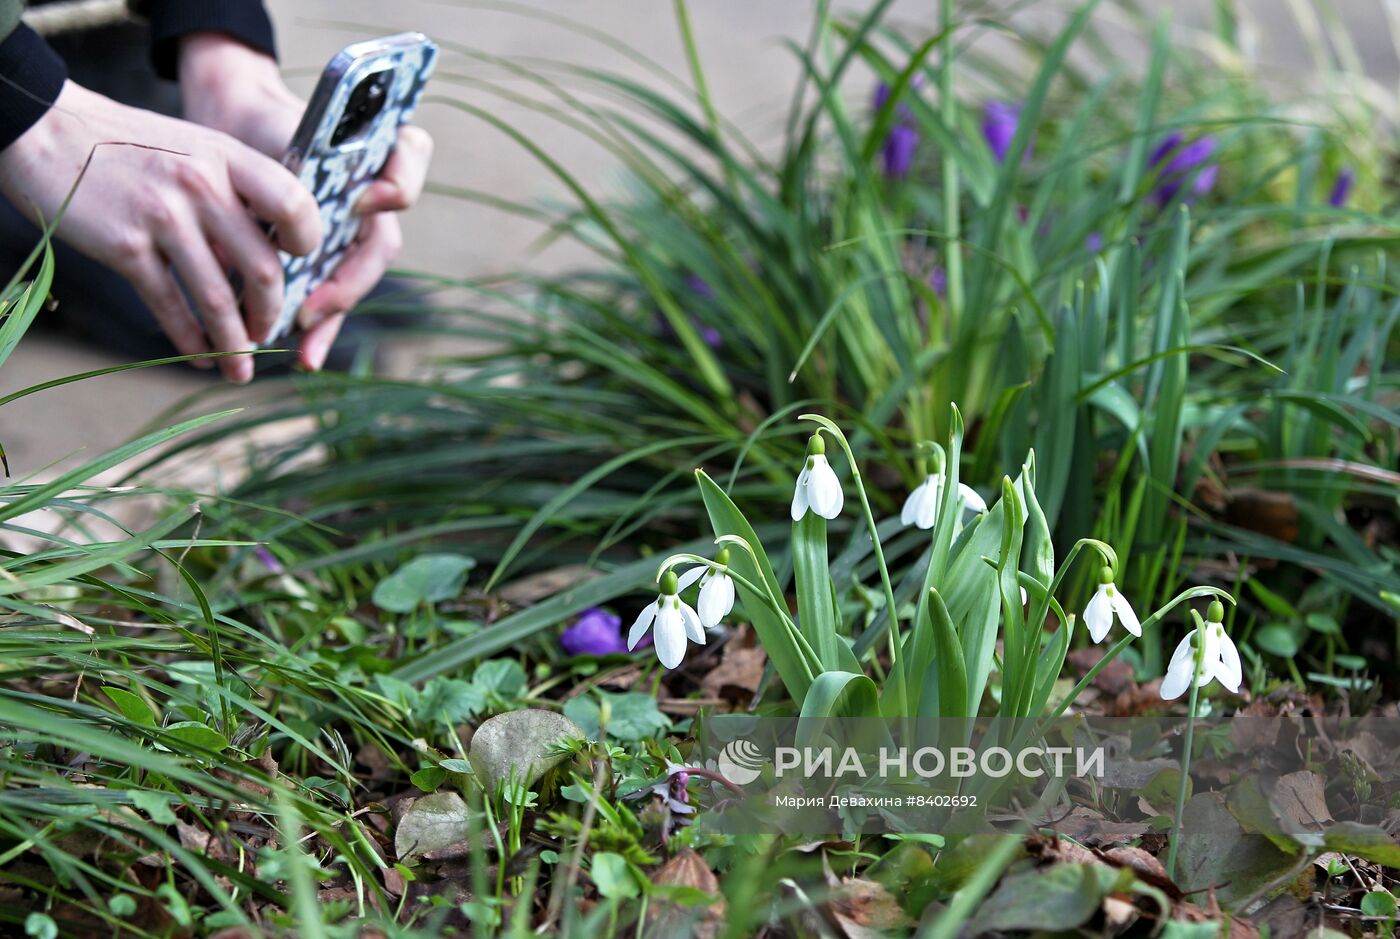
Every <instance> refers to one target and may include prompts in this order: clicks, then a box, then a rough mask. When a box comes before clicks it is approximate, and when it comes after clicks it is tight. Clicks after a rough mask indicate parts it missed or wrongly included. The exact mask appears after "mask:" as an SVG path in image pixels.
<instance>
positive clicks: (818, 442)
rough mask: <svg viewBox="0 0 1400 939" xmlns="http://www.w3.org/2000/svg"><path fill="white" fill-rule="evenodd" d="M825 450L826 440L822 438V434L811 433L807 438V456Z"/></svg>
mask: <svg viewBox="0 0 1400 939" xmlns="http://www.w3.org/2000/svg"><path fill="white" fill-rule="evenodd" d="M825 452H826V441H825V440H823V439H822V435H821V434H819V433H818V434H813V435H812V436H811V437H810V438H809V439H808V440H807V454H808V455H809V456H818V455H820V454H823V453H825Z"/></svg>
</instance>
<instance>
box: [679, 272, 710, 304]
mask: <svg viewBox="0 0 1400 939" xmlns="http://www.w3.org/2000/svg"><path fill="white" fill-rule="evenodd" d="M685 285H686V286H687V287H689V288H690V292H691V293H693V294H695V295H696V296H697V297H699V298H700V299H701V300H713V299H714V298H715V288H713V287H711V286H710V282H709V281H708V280H706V279H705V278H703V277H701V276H700V275H699V274H687V275H685Z"/></svg>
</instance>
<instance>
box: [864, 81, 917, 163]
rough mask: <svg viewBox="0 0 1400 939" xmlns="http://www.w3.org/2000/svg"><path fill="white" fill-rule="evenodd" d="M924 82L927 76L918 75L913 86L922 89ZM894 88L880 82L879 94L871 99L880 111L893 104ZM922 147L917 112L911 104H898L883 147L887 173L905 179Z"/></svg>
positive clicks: (881, 151)
mask: <svg viewBox="0 0 1400 939" xmlns="http://www.w3.org/2000/svg"><path fill="white" fill-rule="evenodd" d="M921 84H923V77H922V76H919V75H916V76H914V80H913V81H912V82H911V83H910V85H909V87H911V88H918V87H919V86H920V85H921ZM890 90H891V89H890V86H889V85H887V84H885V83H884V82H880V84H879V85H877V86H876V88H875V96H874V98H872V99H871V106H872V107H874V109H875V110H876V111H879V110H881V109H883V108H884V107H885V106H886V105H887V104H889V100H890ZM918 149H919V130H918V127H916V126H915V122H914V112H913V111H912V110H911V109H910V107H909V106H908V105H907V104H899V105H896V106H895V124H894V126H893V127H891V128H890V132H889V135H888V136H887V137H886V138H885V143H884V146H882V147H881V148H880V157H881V160H882V161H883V163H884V167H885V176H887V177H888V178H890V179H901V178H903V177H905V176H907V175H909V170H910V169H912V168H913V166H914V153H915V152H916V151H917V150H918Z"/></svg>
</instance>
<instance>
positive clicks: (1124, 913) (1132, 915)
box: [1103, 896, 1138, 931]
mask: <svg viewBox="0 0 1400 939" xmlns="http://www.w3.org/2000/svg"><path fill="white" fill-rule="evenodd" d="M1137 917H1138V908H1137V907H1136V906H1134V905H1133V904H1131V903H1129V902H1128V901H1127V900H1120V899H1119V898H1118V897H1114V896H1107V897H1104V898H1103V919H1104V925H1105V926H1107V927H1109V928H1110V929H1113V930H1115V931H1116V930H1119V929H1123V928H1124V927H1126V926H1127V925H1128V924H1129V923H1131V922H1132V921H1133V920H1135V919H1137Z"/></svg>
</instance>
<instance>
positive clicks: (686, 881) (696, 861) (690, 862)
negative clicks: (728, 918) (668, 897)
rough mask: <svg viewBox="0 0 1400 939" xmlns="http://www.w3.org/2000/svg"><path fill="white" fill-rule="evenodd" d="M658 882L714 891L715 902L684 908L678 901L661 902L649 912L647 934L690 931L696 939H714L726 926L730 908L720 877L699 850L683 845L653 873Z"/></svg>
mask: <svg viewBox="0 0 1400 939" xmlns="http://www.w3.org/2000/svg"><path fill="white" fill-rule="evenodd" d="M651 881H652V883H654V884H663V885H666V886H671V887H693V888H694V889H696V890H702V891H704V892H705V893H709V894H714V895H715V897H716V899H715V900H714V902H712V903H711V904H709V905H708V906H706V907H704V908H703V909H696V908H695V907H683V906H680V905H679V904H676V903H665V902H662V903H658V904H656V906H654V907H653V908H652V910H651V912H650V913H649V914H648V915H647V935H648V936H655V937H658V939H661V937H670V936H677V935H682V934H688V935H691V936H694V937H696V939H712V937H714V936H715V935H716V934H718V933H719V929H720V927H721V926H723V925H724V914H725V910H726V906H725V902H724V898H723V897H722V896H720V890H719V880H718V879H717V878H716V877H715V872H714V871H712V870H710V865H708V864H706V863H705V859H704V858H702V857H701V856H700V855H699V854H698V853H697V852H696V851H695V850H693V849H691V848H682V849H681V850H680V851H678V852H677V853H676V856H675V857H673V858H671V859H670V860H669V861H667V862H666V863H665V864H663V865H661V867H660V868H658V869H657V871H656V872H655V873H654V874H652V875H651Z"/></svg>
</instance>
